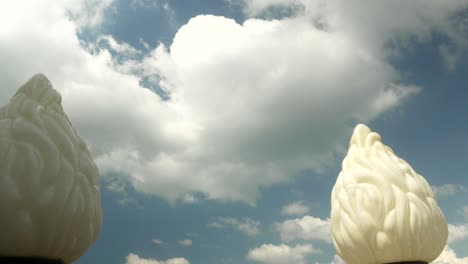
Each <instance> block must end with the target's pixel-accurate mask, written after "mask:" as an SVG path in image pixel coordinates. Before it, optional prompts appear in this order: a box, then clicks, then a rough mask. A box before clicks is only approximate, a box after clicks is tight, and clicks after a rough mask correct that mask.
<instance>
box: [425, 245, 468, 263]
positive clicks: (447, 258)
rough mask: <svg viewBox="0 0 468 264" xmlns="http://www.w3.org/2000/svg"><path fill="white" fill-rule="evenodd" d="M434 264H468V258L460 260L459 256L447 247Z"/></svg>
mask: <svg viewBox="0 0 468 264" xmlns="http://www.w3.org/2000/svg"><path fill="white" fill-rule="evenodd" d="M431 263H432V264H468V257H464V258H458V257H457V254H456V253H455V251H453V249H451V248H450V247H449V246H445V248H444V251H442V253H441V254H440V256H439V257H438V258H437V259H436V260H435V261H434V262H431Z"/></svg>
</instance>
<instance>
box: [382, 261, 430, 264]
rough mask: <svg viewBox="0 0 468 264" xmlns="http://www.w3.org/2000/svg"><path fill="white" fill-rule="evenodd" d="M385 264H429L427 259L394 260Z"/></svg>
mask: <svg viewBox="0 0 468 264" xmlns="http://www.w3.org/2000/svg"><path fill="white" fill-rule="evenodd" d="M385 264H428V263H427V262H425V261H403V262H392V263H385Z"/></svg>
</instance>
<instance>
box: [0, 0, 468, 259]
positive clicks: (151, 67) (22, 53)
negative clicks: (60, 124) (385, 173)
mask: <svg viewBox="0 0 468 264" xmlns="http://www.w3.org/2000/svg"><path fill="white" fill-rule="evenodd" d="M467 8H468V1H447V2H439V1H412V2H409V1H393V2H383V1H362V2H359V4H358V3H356V2H354V1H339V0H336V1H321V0H317V1H315V0H314V1H313V0H190V1H187V0H184V1H183V0H171V1H169V0H154V1H147V0H132V1H130V0H129V1H124V0H105V1H98V0H87V1H84V0H67V1H52V0H51V1H41V2H39V1H37V2H35V3H33V4H31V2H28V1H17V3H16V4H11V3H10V4H6V3H1V4H0V10H1V11H0V22H1V24H2V25H3V26H2V27H1V28H2V29H0V58H2V61H3V63H2V65H3V66H2V71H1V72H0V80H1V84H2V87H4V88H2V90H1V91H0V102H1V103H2V104H4V103H6V102H7V100H8V99H9V98H10V97H11V95H12V94H13V93H14V91H15V90H16V89H17V87H18V86H19V85H21V84H22V83H24V81H26V80H27V79H28V78H29V77H30V76H32V75H33V74H35V73H37V72H42V73H44V74H45V75H46V76H47V77H48V78H49V79H50V80H51V82H52V84H53V85H54V88H55V89H57V90H58V91H59V92H60V93H61V94H62V97H63V102H62V103H63V106H64V109H65V112H66V113H67V114H68V116H69V117H70V120H71V122H72V124H73V125H74V126H75V128H76V129H77V130H78V132H79V133H80V135H81V136H82V138H83V139H84V140H85V141H86V142H87V143H88V146H89V148H90V150H91V153H92V154H93V157H94V159H95V162H96V164H97V166H98V168H99V170H100V174H101V193H102V206H103V211H104V222H103V227H102V230H101V233H100V236H99V238H98V240H97V241H96V243H95V244H94V245H93V246H92V247H91V248H90V249H89V251H88V252H87V253H86V254H85V255H84V256H83V257H82V258H81V259H79V260H78V261H77V262H76V263H78V264H88V263H89V264H93V263H125V264H160V263H164V264H181V263H184V264H186V263H191V264H202V263H203V264H224V263H225V264H228V263H237V264H240V263H248V264H254V263H270V264H280V263H297V264H301V263H340V262H339V260H338V259H336V256H335V251H334V248H333V246H332V244H331V243H330V237H329V235H328V223H329V220H328V218H329V215H330V192H331V189H332V188H333V185H334V183H335V180H336V177H337V175H338V173H339V172H340V170H341V161H342V160H343V157H344V155H345V153H346V150H347V144H348V141H349V138H350V136H351V132H352V129H353V127H354V126H355V125H356V124H357V123H361V122H362V123H366V124H367V125H368V126H369V127H370V128H371V129H372V130H374V131H377V132H378V133H380V135H381V136H382V139H383V143H384V144H386V145H388V146H390V147H391V148H392V149H393V150H394V151H395V153H396V154H397V155H398V156H400V157H402V158H403V159H405V160H406V161H408V162H409V163H410V164H411V165H412V166H413V168H414V169H415V170H416V171H417V172H418V173H420V174H421V175H423V176H424V177H425V178H426V179H427V180H428V181H429V183H430V184H431V185H432V186H433V189H434V191H435V193H436V195H437V199H438V202H439V205H440V207H441V208H442V210H443V212H444V214H445V216H446V218H447V221H448V223H449V230H450V235H449V245H448V247H447V248H446V249H445V251H444V252H443V259H440V260H439V262H437V263H439V264H444V263H451V264H457V263H468V251H467V250H466V248H468V202H467V201H468V175H467V172H466V169H465V167H464V165H465V162H466V160H467V159H468V137H467V135H468V125H467V122H465V120H466V117H467V116H468V104H467V101H468V91H466V87H465V86H466V85H465V84H466V83H467V81H468V77H467V76H468V75H467V74H466V72H467V71H468V54H467V53H466V51H467V48H468V29H467V27H468V13H467V10H468V9H467ZM271 256H275V257H274V258H271Z"/></svg>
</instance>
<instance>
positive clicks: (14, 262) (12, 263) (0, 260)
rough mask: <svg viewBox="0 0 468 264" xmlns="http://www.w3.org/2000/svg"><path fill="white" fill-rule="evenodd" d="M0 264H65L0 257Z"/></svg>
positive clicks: (50, 260) (62, 263)
mask: <svg viewBox="0 0 468 264" xmlns="http://www.w3.org/2000/svg"><path fill="white" fill-rule="evenodd" d="M0 264H65V262H63V261H61V260H55V259H45V258H20V257H18V258H15V257H0Z"/></svg>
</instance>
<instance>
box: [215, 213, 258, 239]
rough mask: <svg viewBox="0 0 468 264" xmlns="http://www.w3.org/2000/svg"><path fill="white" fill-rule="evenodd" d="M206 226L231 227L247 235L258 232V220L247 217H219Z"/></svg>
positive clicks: (253, 234) (254, 234)
mask: <svg viewBox="0 0 468 264" xmlns="http://www.w3.org/2000/svg"><path fill="white" fill-rule="evenodd" d="M208 227H213V228H226V227H232V228H234V229H237V230H238V231H240V232H242V233H244V234H246V235H248V236H256V235H259V234H260V222H259V221H256V220H253V219H251V218H248V217H244V218H240V219H238V218H233V217H219V218H218V221H214V222H212V223H210V224H208Z"/></svg>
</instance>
